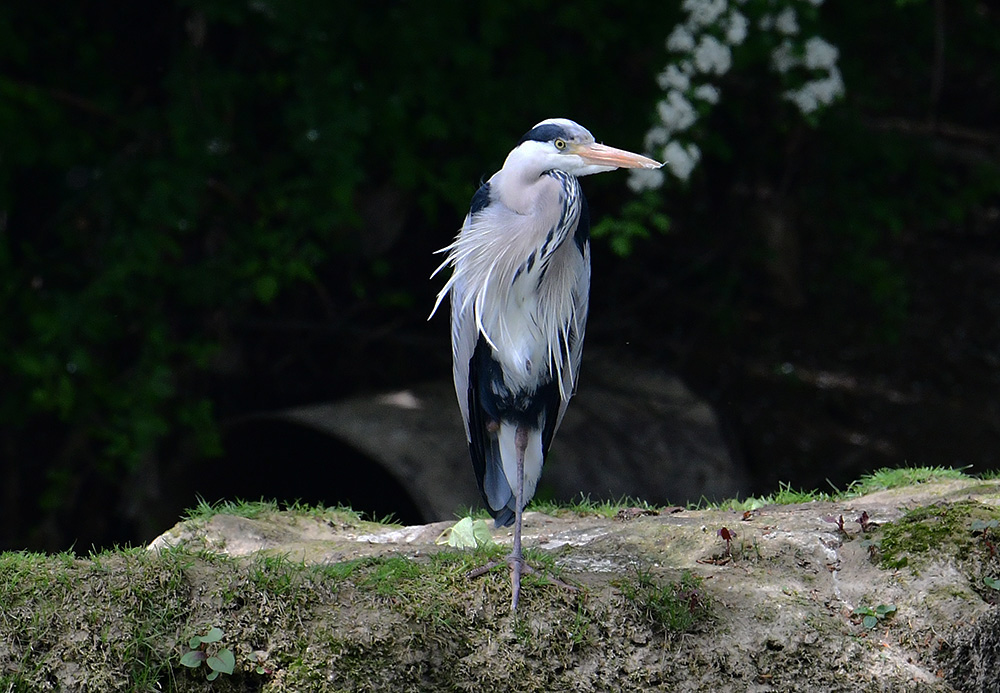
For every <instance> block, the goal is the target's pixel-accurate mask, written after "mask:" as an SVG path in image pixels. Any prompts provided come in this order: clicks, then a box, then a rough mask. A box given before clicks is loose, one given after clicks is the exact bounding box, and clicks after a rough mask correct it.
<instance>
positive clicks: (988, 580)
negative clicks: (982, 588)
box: [983, 577, 1000, 590]
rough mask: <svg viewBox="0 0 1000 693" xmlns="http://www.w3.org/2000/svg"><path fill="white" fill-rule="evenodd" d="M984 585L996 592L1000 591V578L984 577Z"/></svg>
mask: <svg viewBox="0 0 1000 693" xmlns="http://www.w3.org/2000/svg"><path fill="white" fill-rule="evenodd" d="M983 584H985V585H986V586H987V587H990V588H992V589H995V590H1000V578H993V577H984V578H983Z"/></svg>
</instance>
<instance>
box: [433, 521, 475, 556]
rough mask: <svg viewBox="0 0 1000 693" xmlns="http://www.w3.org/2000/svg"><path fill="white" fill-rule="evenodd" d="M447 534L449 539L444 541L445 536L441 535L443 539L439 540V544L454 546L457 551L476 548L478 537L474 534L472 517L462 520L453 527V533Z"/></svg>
mask: <svg viewBox="0 0 1000 693" xmlns="http://www.w3.org/2000/svg"><path fill="white" fill-rule="evenodd" d="M446 531H447V530H446ZM447 534H448V537H447V539H443V540H442V538H443V537H444V534H442V535H441V537H442V538H439V540H438V541H439V543H444V544H447V545H448V546H453V547H455V548H456V549H474V548H476V535H475V534H474V533H473V528H472V518H471V517H463V518H462V519H461V520H459V521H458V522H456V523H455V524H453V525H452V526H451V531H450V532H447Z"/></svg>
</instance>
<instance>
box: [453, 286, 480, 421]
mask: <svg viewBox="0 0 1000 693" xmlns="http://www.w3.org/2000/svg"><path fill="white" fill-rule="evenodd" d="M465 290H466V288H465V286H464V285H463V284H462V283H460V282H456V283H455V285H454V286H453V287H452V290H451V355H452V368H453V375H454V378H455V394H456V396H457V397H458V406H459V407H460V408H461V410H462V422H463V423H464V424H465V437H466V439H467V440H471V439H472V436H471V435H470V434H469V361H471V360H472V354H473V352H474V351H475V348H476V337H477V336H478V333H479V330H478V328H477V327H476V319H475V315H474V314H473V310H474V309H473V307H472V302H469V301H466V300H465ZM463 306H465V307H464V309H463Z"/></svg>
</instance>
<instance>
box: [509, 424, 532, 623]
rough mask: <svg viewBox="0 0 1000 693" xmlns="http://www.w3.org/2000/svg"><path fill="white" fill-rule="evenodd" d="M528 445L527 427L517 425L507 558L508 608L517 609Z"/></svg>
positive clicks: (519, 594)
mask: <svg viewBox="0 0 1000 693" xmlns="http://www.w3.org/2000/svg"><path fill="white" fill-rule="evenodd" d="M527 447H528V429H527V428H525V427H523V426H520V425H519V426H518V427H517V431H516V432H515V433H514V450H515V451H516V453H517V488H516V489H515V497H516V499H517V500H516V502H515V505H514V548H513V550H512V551H511V552H510V557H509V558H508V559H507V560H508V562H509V563H510V585H511V598H510V610H511V611H517V601H518V599H519V598H520V596H521V573H522V571H523V570H524V555H523V554H522V553H521V515H522V514H523V513H524V451H525V449H526V448H527Z"/></svg>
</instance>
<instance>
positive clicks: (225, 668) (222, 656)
mask: <svg viewBox="0 0 1000 693" xmlns="http://www.w3.org/2000/svg"><path fill="white" fill-rule="evenodd" d="M207 664H208V666H209V668H210V669H211V670H212V671H215V672H219V673H220V674H232V673H233V667H234V666H236V657H235V656H234V655H233V653H232V652H231V651H230V650H229V649H228V648H227V649H224V650H219V653H218V654H216V655H215V656H213V657H209V658H208V661H207Z"/></svg>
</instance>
